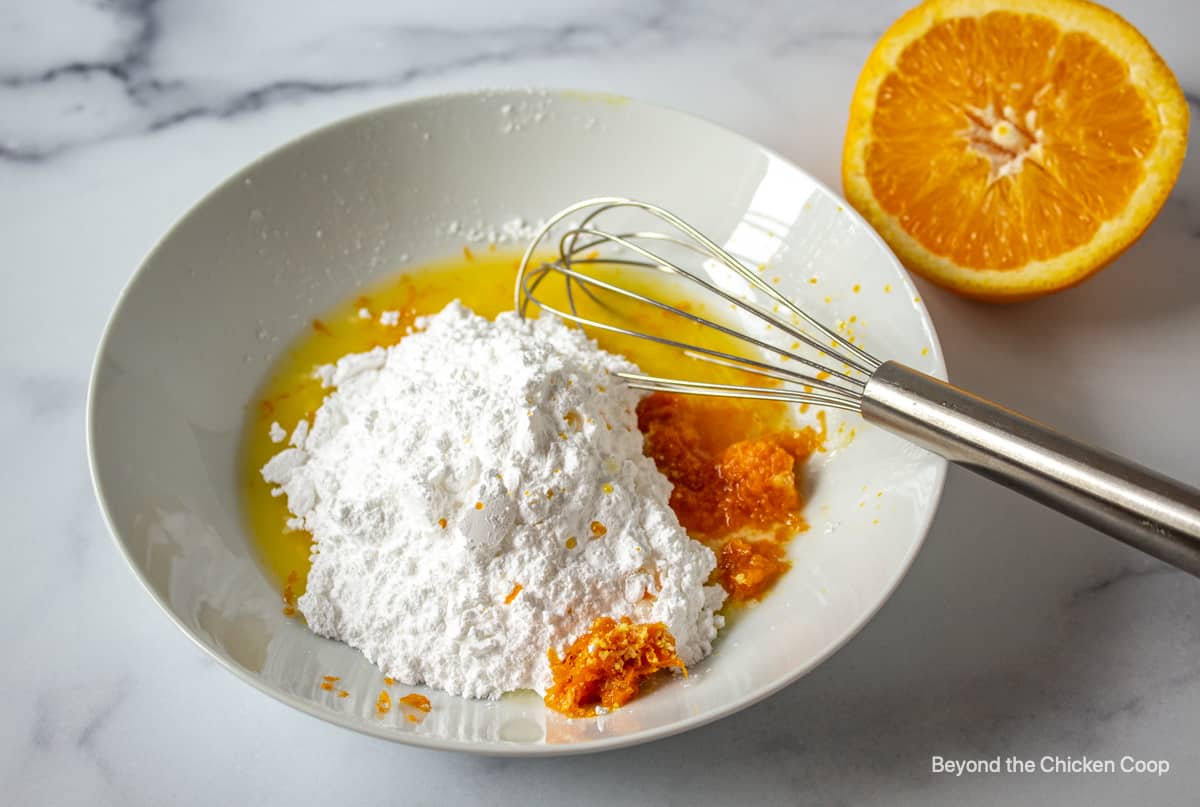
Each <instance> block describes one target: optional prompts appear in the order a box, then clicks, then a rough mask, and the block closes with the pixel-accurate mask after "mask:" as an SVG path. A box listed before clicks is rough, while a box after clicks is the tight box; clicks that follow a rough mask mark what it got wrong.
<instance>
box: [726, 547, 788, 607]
mask: <svg viewBox="0 0 1200 807" xmlns="http://www.w3.org/2000/svg"><path fill="white" fill-rule="evenodd" d="M783 554H784V552H783V547H782V546H781V545H780V544H778V543H776V542H775V541H770V540H761V541H746V540H743V539H741V538H733V539H731V540H729V541H726V542H725V545H724V546H722V547H721V551H720V553H719V554H718V555H717V571H718V573H719V574H720V580H721V588H723V589H725V591H727V592H728V593H729V597H730V599H732V600H734V601H735V602H747V601H749V600H758V599H761V598H762V595H763V594H765V593H766V592H767V590H768V589H769V588H770V587H771V586H772V585H774V583H775V581H776V580H778V579H779V576H780V575H781V574H783V573H784V572H786V571H787V570H788V569H789V568H790V567H791V564H790V563H788V561H787V560H785V559H784V557H783Z"/></svg>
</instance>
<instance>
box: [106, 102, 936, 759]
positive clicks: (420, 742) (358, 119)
mask: <svg viewBox="0 0 1200 807" xmlns="http://www.w3.org/2000/svg"><path fill="white" fill-rule="evenodd" d="M497 95H513V96H522V97H525V96H529V95H545V96H548V97H552V98H576V99H578V98H604V99H606V100H610V101H619V102H620V103H622V104H635V105H637V106H640V107H644V108H648V109H651V110H654V111H658V112H666V113H669V114H670V115H672V116H674V117H677V118H679V119H681V120H683V121H686V122H687V123H688V124H690V125H701V126H706V127H710V128H711V129H713V130H715V131H717V132H719V133H721V134H723V135H725V136H727V137H729V138H731V139H733V140H734V141H736V142H739V143H740V144H741V145H743V146H745V147H747V148H749V149H753V150H756V151H758V152H759V153H760V154H763V155H764V156H766V157H768V158H771V159H775V160H779V161H780V162H782V163H784V164H785V165H787V166H789V167H790V168H792V169H794V170H796V171H797V172H799V173H800V174H801V175H802V176H804V177H805V178H806V179H807V180H808V181H809V182H811V183H812V184H813V186H814V187H816V188H818V189H819V190H820V191H821V192H822V193H825V194H827V195H828V196H829V197H830V198H833V199H837V200H839V201H841V202H842V204H843V205H844V208H845V212H846V213H847V214H848V215H850V216H852V217H854V218H855V219H857V220H858V222H859V223H860V224H862V225H863V232H864V235H865V236H866V237H867V238H869V239H871V240H872V241H873V242H874V243H875V245H876V246H877V247H879V249H880V250H881V251H882V252H883V253H884V254H885V255H886V256H888V257H889V258H890V259H891V260H892V262H893V263H894V264H895V266H896V268H897V269H898V270H899V271H898V275H899V277H900V282H901V283H902V284H903V286H904V288H905V291H906V292H908V293H909V299H912V300H913V305H915V306H916V307H917V311H918V313H919V314H920V316H921V319H922V321H923V323H924V326H925V328H926V329H927V331H928V333H929V336H930V345H929V348H930V358H932V359H933V361H934V362H935V365H936V367H935V372H934V373H933V375H935V376H937V377H939V378H942V379H945V378H946V362H945V357H944V354H943V352H942V346H941V341H940V339H939V338H938V334H937V330H936V328H935V326H934V323H933V319H932V317H931V316H930V314H929V311H928V309H927V308H926V307H925V304H924V302H922V301H921V300H920V299H919V294H918V290H917V288H916V286H915V285H914V283H913V279H912V277H911V276H910V275H909V274H908V272H907V271H905V270H904V267H903V265H902V264H901V263H900V261H899V259H898V258H897V257H896V255H895V253H893V252H892V250H891V249H890V248H889V247H888V246H887V244H886V242H884V240H883V238H882V237H881V236H880V235H879V233H877V232H876V231H875V230H874V228H872V227H871V226H870V225H869V224H868V223H867V222H866V220H865V219H863V218H862V216H861V215H859V213H858V211H856V210H855V209H854V208H853V207H851V206H850V205H849V203H846V202H845V201H844V198H843V197H842V196H841V194H839V193H837V192H836V191H834V190H833V189H831V188H830V187H829V186H827V185H826V184H825V183H824V182H822V181H821V180H819V179H817V178H816V177H814V176H812V175H811V174H810V173H809V172H808V171H805V170H804V169H803V168H800V167H799V166H798V165H796V164H795V163H793V162H792V161H791V160H789V159H788V158H786V157H784V156H782V155H780V154H779V153H778V152H776V151H774V150H772V149H770V148H768V147H766V146H764V145H762V144H760V143H758V142H757V141H755V140H752V139H751V138H749V137H747V136H746V135H743V134H740V133H739V132H736V131H734V130H732V129H729V128H727V127H725V126H723V125H721V124H719V123H716V122H714V121H712V120H710V119H708V118H706V117H703V116H700V115H696V114H693V113H691V112H685V111H683V110H680V109H677V108H675V107H672V106H669V105H665V104H660V103H657V102H649V101H643V100H640V99H637V98H632V97H629V96H624V95H619V94H616V93H606V92H596V91H592V90H582V89H573V88H567V87H549V86H547V87H536V88H528V87H527V88H516V87H495V88H480V89H475V90H465V91H458V92H448V93H438V94H434V95H424V96H419V97H416V98H410V99H406V100H403V101H398V102H394V103H390V104H384V105H381V106H377V107H373V108H371V109H368V110H364V111H362V112H358V113H355V114H353V115H349V116H346V117H343V118H339V119H337V120H334V121H331V122H329V123H326V124H323V125H321V126H318V127H316V128H314V129H311V130H309V131H306V132H304V133H303V134H300V135H298V136H296V137H293V138H291V139H288V140H286V141H284V142H283V143H281V144H278V145H276V146H274V147H272V148H271V149H269V150H268V151H266V152H265V153H263V154H261V155H260V156H258V157H257V158H255V159H254V160H252V161H250V162H249V163H248V164H246V165H245V166H243V167H241V168H239V169H238V170H237V171H235V172H234V173H233V174H231V175H230V176H228V177H226V178H225V179H224V180H223V181H221V182H219V183H218V184H217V185H216V186H214V187H213V188H212V189H211V190H209V191H208V192H207V193H205V194H204V195H203V196H202V197H201V198H200V199H198V200H197V201H196V202H195V203H193V204H192V205H191V206H189V207H188V209H187V210H186V211H185V212H184V213H183V214H182V215H180V217H179V218H178V219H176V221H175V222H174V223H173V224H172V225H171V226H170V227H169V228H168V229H167V231H166V232H165V233H164V234H163V235H162V236H160V237H159V238H158V239H157V240H156V241H155V243H154V245H153V246H152V247H151V248H150V249H149V250H147V251H146V253H145V254H144V256H143V257H142V259H141V261H140V262H139V264H138V266H137V268H136V269H135V270H134V271H133V272H132V273H131V274H130V276H129V278H128V280H127V281H126V282H125V284H124V286H123V287H122V289H121V292H120V294H119V295H118V296H117V299H116V302H115V303H114V304H113V306H112V309H111V310H110V312H109V315H108V318H107V320H106V321H105V325H104V328H103V330H102V331H101V336H100V340H99V342H98V344H97V346H96V350H95V353H94V354H93V358H92V367H91V371H90V374H89V377H88V388H87V400H86V405H85V410H84V411H85V440H86V443H87V458H88V472H89V476H90V478H91V483H92V491H93V493H94V495H95V497H96V501H97V503H98V504H99V507H100V513H101V516H102V517H103V519H104V523H105V525H106V526H107V528H108V532H109V535H110V537H111V538H112V540H113V543H115V544H116V547H117V550H118V552H120V554H121V557H122V558H124V560H125V562H126V564H128V566H129V568H130V570H131V571H132V572H133V575H134V577H135V578H137V580H138V582H139V583H140V584H141V586H142V588H143V589H144V590H145V592H146V593H147V594H148V595H149V596H150V598H151V599H152V600H154V602H155V603H156V604H157V605H158V606H159V608H160V609H161V610H162V611H163V613H165V614H166V616H167V618H168V619H169V620H170V621H171V622H172V623H174V625H175V627H177V628H178V629H179V630H180V631H181V632H182V633H183V634H184V635H185V636H187V637H188V638H189V639H191V640H192V642H193V643H194V644H195V645H196V646H197V647H199V648H200V649H201V650H202V651H204V652H205V653H206V654H207V655H208V656H209V657H210V658H212V659H213V660H215V661H216V662H217V663H218V664H220V666H222V667H224V668H225V669H226V670H228V671H229V672H231V673H233V674H234V675H235V676H236V677H237V678H239V679H240V680H242V681H243V682H245V683H247V684H249V685H250V686H252V687H254V688H255V689H257V690H258V691H259V692H262V693H263V694H265V695H268V696H270V697H271V698H273V699H274V700H276V701H278V702H280V703H282V704H284V705H286V706H290V707H292V708H293V709H296V710H298V711H300V712H302V713H304V714H307V715H311V716H312V717H316V718H318V719H320V720H321V721H323V722H326V723H330V724H333V725H335V726H340V727H342V728H346V729H350V730H351V731H354V732H357V733H359V734H364V735H367V736H369V737H376V738H379V739H383V740H389V741H391V742H395V743H400V744H403V745H410V746H414V747H419V748H428V749H434V750H441V751H461V752H466V753H470V754H477V755H481V756H493V757H553V756H572V755H576V754H587V753H595V752H599V751H609V750H616V749H619V748H628V747H630V746H635V745H640V744H642V743H647V742H651V741H654V740H660V739H665V738H667V737H672V736H674V735H677V734H682V733H684V732H687V731H690V730H692V729H696V728H699V727H701V726H704V725H707V724H709V723H713V722H716V721H717V720H720V719H722V718H724V717H728V716H729V715H731V714H734V713H735V712H739V711H741V710H743V709H746V708H749V707H750V706H753V705H754V704H756V703H759V702H760V701H762V700H764V699H766V698H768V697H770V696H771V695H773V694H775V693H776V692H779V691H780V690H782V689H783V688H784V687H787V686H789V685H790V684H793V683H795V682H796V681H798V680H799V679H800V678H802V677H804V676H805V675H807V674H808V673H809V672H811V671H812V670H814V669H816V668H817V667H818V666H820V665H821V664H823V663H824V662H825V661H827V660H828V659H829V658H830V657H831V656H833V655H834V654H835V653H837V652H838V651H839V650H841V649H842V647H844V646H845V645H846V644H847V643H848V642H849V641H850V640H851V639H853V638H854V637H855V636H857V635H858V634H859V633H860V632H861V631H862V629H863V628H864V627H866V625H867V624H868V623H869V622H870V621H871V620H872V619H874V618H875V616H876V614H878V613H879V611H880V609H882V608H883V606H884V604H885V603H887V602H888V600H890V599H891V598H892V595H893V594H894V593H895V592H896V589H897V588H898V587H899V585H900V582H901V581H902V580H903V579H904V578H905V577H906V576H907V575H908V572H909V570H910V569H911V568H912V564H913V562H914V561H915V560H916V557H917V555H918V554H919V552H920V551H921V548H922V547H923V546H924V544H925V539H926V538H927V537H928V534H929V530H930V527H931V526H932V523H933V519H934V517H935V515H936V514H937V511H938V508H939V505H940V503H941V498H942V494H943V492H944V488H945V481H946V474H947V466H948V463H947V461H946V460H945V459H943V458H942V457H940V456H937V455H936V454H934V455H931V456H932V457H933V459H934V460H935V463H934V478H933V481H932V485H931V487H930V497H929V504H928V506H927V507H926V508H925V511H924V512H923V513H922V514H921V516H920V518H918V519H917V522H918V525H917V527H918V529H917V532H918V535H917V539H916V541H914V542H913V544H912V547H911V548H910V550H909V552H908V554H907V555H906V556H905V557H904V558H903V561H902V563H901V564H900V565H899V566H898V567H897V568H896V570H895V573H894V575H893V577H892V579H891V580H890V581H889V582H888V584H887V585H886V586H885V587H884V590H883V594H882V596H880V597H879V599H878V601H877V602H876V603H874V604H873V605H872V606H871V607H870V608H869V609H868V610H867V611H865V612H864V613H863V614H862V615H861V616H860V617H859V619H857V620H856V621H855V622H854V624H853V625H852V626H851V627H850V629H849V630H847V631H845V632H844V633H843V635H841V636H839V637H838V638H837V639H835V640H833V641H831V642H829V643H827V644H826V645H825V647H824V648H822V650H821V652H819V653H817V654H816V655H815V656H813V658H812V659H810V660H809V661H808V662H807V663H806V664H803V665H801V666H799V667H797V668H796V669H794V670H792V671H791V672H790V673H789V674H788V675H785V676H783V677H782V678H780V679H778V680H776V681H772V682H770V683H768V684H766V685H764V686H761V687H759V688H758V689H756V690H753V691H752V692H749V693H747V694H745V695H742V696H740V697H738V698H735V699H732V700H730V701H729V702H728V703H727V704H724V705H722V706H721V707H720V708H717V709H713V710H711V711H708V712H705V713H703V714H699V715H694V716H691V717H688V718H685V719H683V720H678V721H675V722H673V723H668V724H666V725H662V726H657V727H652V728H646V729H640V730H638V731H634V732H631V733H629V734H622V735H619V736H614V737H606V738H602V739H597V740H584V741H580V742H575V743H562V744H548V743H541V744H535V743H509V742H504V741H482V742H476V741H465V740H455V739H444V738H439V737H428V736H424V735H420V734H415V733H413V734H410V733H398V732H394V731H388V730H387V729H386V728H385V727H383V726H379V727H375V726H371V725H369V724H364V723H362V722H361V721H358V720H354V719H351V718H350V717H349V716H348V715H347V716H343V715H341V714H339V713H330V712H326V711H322V710H319V709H317V708H316V707H315V706H314V705H312V704H310V703H309V702H308V701H306V700H304V699H302V698H300V697H297V696H294V695H290V694H288V693H286V692H283V691H281V690H278V689H276V688H275V687H273V686H271V685H270V684H269V683H267V682H266V681H264V680H263V679H262V678H261V677H260V676H256V675H254V674H252V673H251V672H250V671H249V670H246V669H244V668H242V667H241V666H239V665H238V664H236V663H235V662H234V661H233V660H232V659H229V658H226V657H224V656H222V655H221V654H219V653H218V652H217V651H216V650H215V649H214V648H212V647H210V646H209V645H208V644H207V643H206V642H205V641H204V639H202V638H201V637H200V636H198V635H197V634H196V633H195V632H194V631H192V630H191V629H190V628H189V627H188V626H187V625H186V624H184V623H183V622H182V620H180V619H179V617H177V616H176V614H175V612H174V611H173V610H172V608H171V606H170V604H169V603H167V602H166V601H165V600H164V599H163V598H162V597H160V596H159V595H158V593H157V592H156V591H155V590H154V589H153V587H152V586H151V585H150V582H149V580H148V579H147V578H146V576H145V575H144V574H143V573H142V570H141V568H140V566H139V564H138V563H137V562H136V560H135V559H134V557H133V556H132V554H131V553H130V551H129V548H128V547H127V545H126V543H125V542H124V540H123V539H122V538H121V536H120V533H119V531H118V530H117V526H116V523H115V521H114V519H113V516H112V513H111V511H110V509H109V504H108V500H107V497H106V495H105V492H104V484H103V483H102V481H101V478H100V474H99V472H98V463H99V460H98V458H97V455H96V443H95V440H94V432H95V428H96V423H95V417H96V411H95V404H96V397H97V394H98V393H97V384H98V378H99V376H100V371H101V364H102V362H103V359H104V356H105V355H106V353H107V349H108V344H109V341H110V340H111V338H112V332H113V329H114V325H115V323H116V322H117V320H118V318H119V317H120V315H121V312H122V310H123V309H124V307H125V305H126V303H127V302H128V298H129V295H130V293H131V291H132V289H133V287H134V286H135V284H136V283H137V282H138V281H139V279H140V278H141V277H142V275H143V274H144V273H145V272H146V271H148V268H149V266H150V265H151V263H152V262H153V260H154V258H155V257H156V256H157V255H158V253H159V252H160V251H162V250H163V249H164V247H165V245H166V243H167V242H168V241H170V240H171V238H172V237H173V236H174V235H175V233H176V232H177V231H178V230H180V229H181V228H182V227H184V226H185V225H186V224H187V222H188V220H189V219H190V218H191V217H192V215H193V214H194V213H195V212H196V211H197V210H198V209H200V208H201V207H203V206H204V205H206V204H208V202H209V201H210V200H211V199H212V198H213V197H215V196H217V195H218V194H220V193H222V192H223V191H225V190H226V189H227V188H228V187H230V186H235V185H236V184H237V183H240V182H242V181H243V179H244V178H245V177H246V176H248V175H250V174H251V173H253V171H254V170H255V169H256V168H257V167H258V166H260V165H261V164H263V163H265V162H266V161H268V160H272V159H274V158H276V157H277V156H279V155H281V154H283V153H284V152H286V151H290V150H292V149H297V148H301V147H302V146H303V145H304V144H306V143H308V142H309V141H310V140H314V139H317V138H320V137H324V136H326V135H328V134H329V133H331V132H333V131H336V130H337V129H341V128H352V127H355V126H358V125H360V124H362V123H364V122H366V121H369V120H370V119H372V118H375V117H377V116H381V115H385V114H388V113H391V112H394V111H396V110H399V109H404V108H411V107H420V106H427V105H436V104H444V103H447V102H459V101H468V100H474V99H479V98H488V97H495V96H497Z"/></svg>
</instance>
